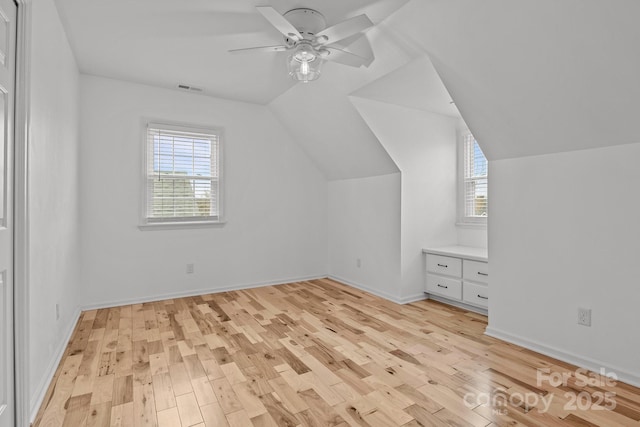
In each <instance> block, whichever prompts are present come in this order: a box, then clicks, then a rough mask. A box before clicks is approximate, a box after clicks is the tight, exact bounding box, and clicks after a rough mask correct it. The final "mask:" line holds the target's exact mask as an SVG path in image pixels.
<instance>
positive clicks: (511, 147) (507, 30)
mask: <svg viewBox="0 0 640 427" xmlns="http://www.w3.org/2000/svg"><path fill="white" fill-rule="evenodd" d="M639 16H640V2H638V1H635V0H607V1H602V0H563V1H557V0H536V1H512V0H484V1H474V0H450V1H419V0H413V1H411V2H410V3H409V4H407V5H406V6H405V7H404V8H402V9H401V10H399V11H398V13H396V14H395V15H393V16H392V17H391V18H390V19H389V20H388V21H386V22H385V23H386V24H387V25H388V26H389V27H390V28H391V29H392V31H393V32H394V34H395V36H396V39H397V40H399V41H401V42H402V43H406V44H410V45H418V46H421V47H422V48H424V50H425V51H426V52H427V53H428V54H429V57H430V58H431V61H432V62H433V64H434V66H435V68H436V69H437V70H438V73H439V75H440V76H441V77H442V79H443V80H444V83H445V85H446V87H447V89H448V91H449V93H450V94H451V95H452V97H453V99H454V100H455V102H456V105H457V107H458V109H459V110H460V112H461V113H462V117H464V120H465V122H466V123H467V125H468V126H469V127H470V129H471V131H472V132H473V133H474V135H475V136H476V138H477V139H478V141H479V142H480V144H481V145H482V148H483V151H484V152H485V154H486V155H487V157H488V158H489V159H490V160H495V159H503V158H511V157H521V156H529V155H536V154H545V153H554V152H561V151H571V150H578V149H586V148H594V147H603V146H608V145H615V144H625V143H632V142H640V137H638V132H637V129H636V125H635V122H636V121H637V118H638V117H640V103H638V102H637V100H638V97H639V96H640V83H639V81H640V80H639V77H638V76H640V55H639V54H638V41H639V40H640V25H638V17H639Z"/></svg>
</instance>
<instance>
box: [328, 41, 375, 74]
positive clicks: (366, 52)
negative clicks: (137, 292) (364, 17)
mask: <svg viewBox="0 0 640 427" xmlns="http://www.w3.org/2000/svg"><path fill="white" fill-rule="evenodd" d="M326 47H334V48H337V49H340V50H346V51H347V52H349V53H353V54H354V55H358V56H360V57H362V58H365V59H366V60H367V62H366V63H365V64H364V66H365V67H369V65H371V63H372V62H373V61H374V59H375V58H376V57H375V55H374V53H373V49H372V47H371V43H369V39H368V38H367V36H366V35H365V34H363V33H357V34H354V35H353V36H350V37H347V38H345V39H342V40H340V41H339V42H337V43H334V44H332V45H331V46H326Z"/></svg>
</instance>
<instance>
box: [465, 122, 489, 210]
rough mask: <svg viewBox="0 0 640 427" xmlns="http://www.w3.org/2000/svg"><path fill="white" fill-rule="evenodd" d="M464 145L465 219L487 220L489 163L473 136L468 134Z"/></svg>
mask: <svg viewBox="0 0 640 427" xmlns="http://www.w3.org/2000/svg"><path fill="white" fill-rule="evenodd" d="M463 144H464V145H463V153H464V160H463V162H464V190H463V198H464V217H465V219H466V220H473V219H474V218H477V219H480V218H486V217H487V208H488V183H489V181H488V178H489V174H488V169H489V167H488V162H487V159H486V158H485V156H484V154H483V153H482V150H481V149H480V146H479V145H478V142H477V141H476V140H475V138H474V137H473V135H471V134H470V133H468V134H466V135H465V137H464V141H463Z"/></svg>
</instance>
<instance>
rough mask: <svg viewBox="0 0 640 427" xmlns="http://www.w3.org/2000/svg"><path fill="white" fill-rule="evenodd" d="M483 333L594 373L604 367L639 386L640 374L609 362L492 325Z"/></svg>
mask: <svg viewBox="0 0 640 427" xmlns="http://www.w3.org/2000/svg"><path fill="white" fill-rule="evenodd" d="M485 334H486V335H489V336H490V337H493V338H498V339H500V340H503V341H506V342H509V343H511V344H516V345H519V346H521V347H524V348H526V349H529V350H533V351H535V352H538V353H540V354H544V355H545V356H549V357H553V358H554V359H558V360H561V361H563V362H566V363H570V364H572V365H576V366H578V367H580V368H585V369H589V370H590V371H593V372H596V373H598V372H600V369H603V368H604V369H605V371H606V372H611V373H615V374H616V376H617V377H618V380H619V381H621V382H623V383H627V384H630V385H632V386H635V387H640V375H638V374H637V373H632V372H629V371H627V370H625V369H621V368H618V367H615V366H611V364H609V363H605V362H602V361H599V360H594V359H591V358H589V357H584V356H580V355H577V354H574V353H571V352H569V351H565V350H561V349H559V348H555V347H551V346H548V345H546V344H543V343H540V342H538V341H534V340H530V339H527V338H523V337H521V336H518V335H514V334H511V333H509V332H505V331H501V330H499V329H495V328H492V327H487V330H486V331H485Z"/></svg>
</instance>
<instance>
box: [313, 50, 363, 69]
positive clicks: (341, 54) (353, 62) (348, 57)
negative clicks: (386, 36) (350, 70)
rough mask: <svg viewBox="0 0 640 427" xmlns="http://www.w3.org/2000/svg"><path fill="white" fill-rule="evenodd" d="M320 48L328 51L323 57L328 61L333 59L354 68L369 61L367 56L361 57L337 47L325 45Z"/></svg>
mask: <svg viewBox="0 0 640 427" xmlns="http://www.w3.org/2000/svg"><path fill="white" fill-rule="evenodd" d="M322 49H326V50H327V51H328V52H329V54H328V55H326V56H325V57H324V59H326V60H328V61H333V62H337V63H340V64H343V65H349V66H351V67H356V68H358V67H361V66H363V65H368V64H370V63H371V61H369V59H368V58H363V57H362V56H358V55H355V54H353V53H351V52H347V51H346V50H342V49H338V48H336V47H331V46H325V47H323V48H322Z"/></svg>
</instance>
